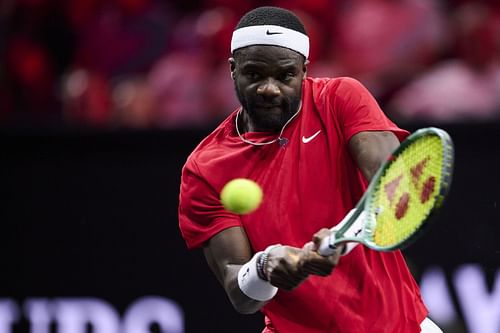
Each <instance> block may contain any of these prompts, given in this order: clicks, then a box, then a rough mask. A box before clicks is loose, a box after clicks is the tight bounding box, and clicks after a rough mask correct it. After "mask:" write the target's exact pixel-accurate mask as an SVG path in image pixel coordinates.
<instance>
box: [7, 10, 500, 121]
mask: <svg viewBox="0 0 500 333" xmlns="http://www.w3.org/2000/svg"><path fill="white" fill-rule="evenodd" d="M260 5H276V6H281V7H285V8H288V9H291V10H293V11H295V12H296V13H297V14H298V15H299V16H300V17H301V18H302V19H303V21H304V22H305V25H306V29H307V30H308V33H309V36H310V39H311V56H310V61H311V63H310V65H309V69H308V74H309V75H310V76H353V77H355V78H357V79H359V80H360V81H362V82H363V83H364V84H365V85H366V86H367V87H368V88H369V89H370V91H371V92H372V93H373V94H374V95H375V96H376V98H377V99H378V101H379V102H380V103H381V105H382V106H383V108H384V110H385V111H386V112H387V113H388V115H389V116H390V117H391V118H393V119H394V120H396V121H398V122H400V123H401V122H402V123H405V122H410V123H411V122H422V121H424V122H433V123H451V122H471V121H477V122H485V121H497V122H498V121H499V120H500V3H499V2H498V1H452V0H448V1H444V0H440V1H438V0H275V1H258V0H239V1H234V0H203V1H202V0H199V1H195V0H163V1H160V0H78V1H77V0H72V1H67V0H1V1H0V127H2V128H17V127H36V128H39V127H49V128H52V127H56V128H61V127H62V128H66V127H70V128H71V127H84V128H86V127H90V128H104V129H115V128H132V129H144V128H147V129H149V128H166V129H172V128H198V127H209V126H213V125H215V124H216V123H217V122H219V121H220V120H221V119H223V118H224V117H226V116H227V115H228V114H229V113H230V112H232V111H233V110H234V109H235V108H236V107H237V106H238V102H237V100H236V97H235V94H234V89H233V83H232V80H231V79H230V76H229V65H228V63H227V59H228V57H229V53H230V52H229V45H230V39H231V34H232V31H233V29H234V27H235V25H236V24H237V21H238V19H239V18H240V17H241V15H243V14H244V13H245V12H246V11H247V10H249V9H251V8H253V7H256V6H260Z"/></svg>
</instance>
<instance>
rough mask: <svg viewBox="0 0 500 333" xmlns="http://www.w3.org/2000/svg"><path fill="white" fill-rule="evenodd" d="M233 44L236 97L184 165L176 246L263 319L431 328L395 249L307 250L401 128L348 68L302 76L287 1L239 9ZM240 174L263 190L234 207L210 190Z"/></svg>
mask: <svg viewBox="0 0 500 333" xmlns="http://www.w3.org/2000/svg"><path fill="white" fill-rule="evenodd" d="M231 52H232V58H230V60H229V61H230V65H231V75H232V77H233V80H234V84H235V89H236V93H237V96H238V98H239V100H240V103H241V107H240V108H238V109H237V110H235V111H234V112H233V113H232V114H231V115H230V116H229V117H228V118H227V119H226V120H225V121H223V122H222V124H221V125H220V126H219V127H217V128H216V129H215V131H214V132H212V133H211V134H210V135H209V136H208V137H207V138H205V139H204V140H203V141H202V142H201V143H200V144H199V145H198V147H197V148H196V149H195V150H194V151H193V153H192V154H191V155H190V156H189V158H188V160H187V162H186V164H185V166H184V168H183V171H182V180H181V189H180V204H179V224H180V228H181V232H182V235H183V237H184V239H185V240H186V243H187V245H188V247H189V248H191V249H193V248H198V247H203V250H204V253H205V256H206V259H207V262H208V264H209V266H210V268H211V269H212V271H213V272H214V274H215V275H216V277H217V279H218V280H219V282H220V283H221V284H222V286H223V287H224V289H225V291H226V293H227V295H228V297H229V299H230V301H231V302H232V304H233V306H234V307H235V309H236V310H237V311H239V312H240V313H254V312H256V311H258V310H260V311H262V312H263V313H264V314H265V318H266V328H265V329H264V332H281V333H294V332H297V333H320V332H321V333H324V332H332V333H333V332H342V333H360V332H371V333H377V332H380V333H393V332H394V333H396V332H397V333H400V332H405V333H411V332H415V333H418V332H426V333H431V332H440V330H439V328H437V327H436V326H435V325H434V324H433V323H432V322H431V321H430V320H429V319H427V318H426V316H427V309H426V308H425V305H424V304H423V302H422V300H421V297H420V293H419V290H418V286H417V284H416V283H415V281H414V280H413V277H412V276H411V274H410V272H409V270H408V268H407V266H406V263H405V261H404V259H403V257H402V255H401V253H400V252H399V251H394V252H389V253H382V252H376V251H373V250H370V249H368V248H365V247H363V246H358V247H355V248H353V247H352V246H346V247H344V246H341V247H338V249H337V250H336V252H335V253H334V254H333V255H331V256H329V257H323V256H320V255H319V254H318V253H317V247H318V245H319V244H320V242H321V240H322V238H323V237H325V236H326V235H327V234H328V231H327V229H326V228H329V227H332V226H333V225H335V224H337V223H339V222H340V221H341V220H342V219H343V218H344V216H345V215H346V214H347V213H348V212H349V211H350V210H351V209H352V208H353V207H354V206H355V204H356V202H357V201H358V200H359V198H360V197H361V195H362V194H363V192H364V190H365V189H366V184H367V181H369V180H370V179H371V177H372V176H373V175H374V173H375V172H376V171H377V169H378V167H379V166H380V165H381V164H382V163H383V162H384V161H385V160H386V158H387V156H389V154H390V153H391V152H392V151H393V150H394V149H395V148H396V147H397V146H398V145H399V141H400V140H402V139H403V138H405V137H406V135H407V134H408V133H407V132H406V131H404V130H402V129H400V128H398V127H397V126H396V125H395V124H393V123H392V122H391V121H390V120H389V119H388V118H387V117H386V116H385V115H384V113H383V112H382V111H381V109H380V108H379V106H378V104H377V102H376V101H375V99H374V98H373V97H372V96H371V94H370V93H369V92H368V91H367V90H366V89H365V88H364V87H363V86H362V85H361V84H360V83H359V82H358V81H356V80H354V79H351V78H335V79H329V78H325V79H317V78H310V77H306V65H307V57H308V52H309V39H308V37H307V34H306V32H305V29H304V27H303V25H302V23H301V22H300V20H299V19H298V18H297V17H296V16H295V15H294V14H293V13H291V12H289V11H286V10H284V9H281V8H275V7H260V8H257V9H254V10H253V11H250V12H249V13H247V14H246V15H245V16H244V17H243V18H242V19H241V20H240V22H239V24H238V26H237V27H236V30H235V31H234V33H233V38H232V42H231ZM238 177H244V178H250V179H253V180H254V181H256V182H257V183H258V184H259V185H260V186H261V187H262V189H263V192H264V201H263V203H262V205H261V206H260V207H259V208H258V209H257V210H256V211H255V212H253V213H251V214H248V215H243V216H240V215H236V214H234V213H231V212H228V211H226V210H224V208H223V207H222V205H221V203H220V201H219V193H220V191H221V189H222V187H223V186H224V185H225V184H226V183H227V182H228V181H230V180H231V179H233V178H238ZM304 244H305V245H304ZM347 248H349V249H348V250H349V251H346V249H347ZM341 254H342V255H343V256H342V257H341V258H340V255H341ZM339 258H340V259H339ZM334 268H335V269H334Z"/></svg>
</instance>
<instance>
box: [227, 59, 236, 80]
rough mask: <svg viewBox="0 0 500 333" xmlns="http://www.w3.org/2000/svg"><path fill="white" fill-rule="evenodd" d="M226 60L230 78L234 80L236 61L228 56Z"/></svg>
mask: <svg viewBox="0 0 500 333" xmlns="http://www.w3.org/2000/svg"><path fill="white" fill-rule="evenodd" d="M228 62H229V70H230V71H231V78H232V79H233V80H234V70H235V68H236V62H235V61H234V58H233V57H231V58H229V59H228Z"/></svg>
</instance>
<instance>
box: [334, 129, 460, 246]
mask: <svg viewBox="0 0 500 333" xmlns="http://www.w3.org/2000/svg"><path fill="white" fill-rule="evenodd" d="M428 135H435V136H438V137H439V138H440V140H441V142H442V146H443V162H442V166H441V167H442V170H441V184H440V186H439V192H438V193H437V194H436V198H435V199H434V205H433V206H432V207H431V209H430V212H429V215H428V216H427V217H426V218H425V220H424V221H423V222H422V224H421V226H420V227H419V228H418V229H417V230H416V231H415V232H414V233H413V234H411V235H410V236H409V237H408V238H406V239H405V240H404V241H402V242H400V243H397V244H394V245H392V246H379V245H377V244H375V243H374V242H373V241H372V239H373V236H374V232H375V227H376V224H377V221H376V217H375V216H374V214H370V212H368V211H366V214H365V221H364V227H363V230H362V231H361V233H360V234H359V236H356V237H343V235H344V234H345V233H346V232H347V231H348V230H349V229H350V228H351V227H352V225H353V224H354V222H356V219H358V218H359V216H360V215H361V213H362V212H363V211H365V207H367V205H368V204H369V200H371V199H373V197H372V193H373V192H374V191H375V188H376V187H377V186H378V184H379V181H380V178H381V177H382V176H383V175H384V174H385V171H386V170H387V168H389V166H391V164H392V163H393V162H394V161H395V160H396V157H397V156H398V155H399V154H401V153H402V152H403V151H404V150H405V149H406V148H407V147H408V146H410V145H411V144H413V143H414V142H415V141H416V140H419V139H420V138H422V137H423V136H428ZM453 163H454V148H453V142H452V140H451V137H450V136H449V135H448V133H447V132H446V131H444V130H442V129H439V128H436V127H427V128H421V129H419V130H417V131H415V132H414V133H412V134H410V135H409V136H408V137H407V138H406V140H404V141H403V142H401V144H400V145H399V146H398V147H397V148H396V149H395V150H394V152H393V153H392V154H391V155H390V156H389V158H388V159H387V161H386V162H385V163H384V164H383V165H382V166H381V167H380V168H379V169H378V170H377V172H376V174H375V175H374V176H373V178H372V180H371V181H370V184H369V185H368V188H367V189H366V191H365V193H364V194H363V196H362V197H361V199H360V200H359V201H358V203H357V205H356V207H355V211H354V212H353V214H352V215H351V217H350V218H349V220H348V221H347V222H346V223H345V224H344V225H343V226H342V227H340V228H339V229H338V230H336V232H335V235H334V237H333V238H334V240H333V244H332V245H337V244H341V243H346V242H358V243H362V244H364V245H365V246H367V247H369V248H371V249H374V250H377V251H393V250H396V249H403V248H405V247H407V246H408V245H410V244H411V243H413V242H414V241H415V240H416V239H417V238H419V237H420V236H421V235H422V233H424V231H425V230H426V229H427V227H428V225H429V222H430V221H431V220H432V219H433V218H434V217H435V215H436V212H437V211H438V208H440V207H441V206H442V205H443V202H444V199H445V198H446V196H447V194H448V192H449V189H450V185H451V181H452V177H453ZM330 243H332V242H331V241H330ZM330 247H331V245H330Z"/></svg>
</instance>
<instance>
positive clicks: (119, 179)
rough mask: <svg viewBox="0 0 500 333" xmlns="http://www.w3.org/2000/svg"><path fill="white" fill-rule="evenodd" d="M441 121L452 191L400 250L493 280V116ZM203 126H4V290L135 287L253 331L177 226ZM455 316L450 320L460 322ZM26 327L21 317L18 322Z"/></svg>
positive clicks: (190, 319) (19, 297)
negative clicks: (449, 152)
mask: <svg viewBox="0 0 500 333" xmlns="http://www.w3.org/2000/svg"><path fill="white" fill-rule="evenodd" d="M416 127H417V126H415V128H416ZM444 128H445V129H446V130H448V131H449V133H450V135H451V136H452V138H453V140H454V142H455V145H456V168H455V175H454V180H453V184H452V188H451V192H450V195H449V197H448V200H447V202H446V205H445V206H444V209H443V210H442V211H441V213H440V214H439V216H438V217H437V219H436V220H435V221H434V222H435V223H434V224H433V225H432V228H430V230H429V232H428V233H427V234H425V235H424V236H423V237H422V238H421V239H419V240H418V242H416V243H415V244H414V245H412V246H411V247H409V248H408V249H407V250H406V251H405V253H406V255H407V258H408V260H409V262H410V265H411V266H412V268H413V270H414V272H415V276H416V278H417V279H418V278H419V276H420V274H421V273H422V272H423V271H424V270H425V269H426V268H427V267H430V266H434V265H437V266H439V267H442V268H443V269H444V270H445V272H446V274H447V276H448V277H451V275H452V273H453V272H454V271H455V270H456V269H457V267H459V266H460V265H463V264H467V263H478V264H480V265H481V267H483V269H484V272H485V273H486V276H487V277H488V281H489V283H490V287H492V286H491V284H492V283H493V278H494V274H495V272H496V271H497V270H498V267H499V262H500V242H499V240H500V237H499V235H500V225H499V221H500V213H499V209H498V205H499V204H500V195H499V194H498V184H500V175H499V173H498V170H500V154H499V149H498V147H499V144H500V138H499V136H498V133H499V132H500V126H499V125H491V124H490V125H487V124H483V125H481V124H476V125H474V126H471V125H467V126H465V125H462V126H460V125H455V126H446V127H444ZM207 133H208V130H205V131H201V130H200V131H168V132H167V131H118V132H108V131H106V132H99V131H81V132H75V131H71V132H69V131H63V130H60V131H52V132H50V133H48V132H46V131H44V132H39V133H37V132H35V131H24V132H20V131H18V130H17V131H15V132H12V131H8V130H3V131H2V132H1V133H0V160H1V164H0V184H1V187H0V191H1V193H2V198H3V199H2V205H1V208H0V217H1V218H0V221H1V229H0V233H1V238H2V239H4V241H2V242H1V244H2V245H1V246H2V251H1V252H0V253H1V256H0V263H1V265H2V267H3V269H2V273H1V275H0V276H1V279H2V281H1V283H0V295H1V296H2V297H8V298H12V299H14V300H15V301H17V302H18V303H19V304H22V302H23V300H25V299H27V298H30V297H35V296H36V297H47V298H53V297H90V296H91V297H97V298H101V299H103V300H106V301H107V302H109V303H110V304H112V305H113V306H114V307H115V308H116V309H117V310H118V311H119V312H121V313H122V312H123V311H124V310H125V308H126V307H127V305H129V304H130V303H131V302H132V301H133V300H135V299H137V298H138V297H141V296H143V295H160V296H163V297H166V298H169V299H172V300H174V301H175V302H177V303H178V304H179V305H180V306H181V307H182V308H183V311H184V315H185V328H186V332H236V331H237V332H260V330H261V328H262V322H261V316H260V315H254V316H243V315H239V314H237V313H236V312H235V311H234V310H233V309H232V307H231V305H230V304H229V301H228V300H227V299H226V296H225V294H224V292H223V290H222V288H221V287H220V286H219V285H218V282H217V281H216V279H215V278H214V277H213V276H212V274H211V272H210V271H209V269H208V266H207V265H206V263H205V261H204V258H203V256H202V253H201V251H194V252H189V251H187V249H186V247H185V245H184V242H183V240H182V238H181V236H180V232H179V229H178V222H177V204H178V193H179V180H180V179H179V178H180V172H181V167H182V165H183V163H184V161H185V159H186V158H187V156H188V154H189V153H190V151H191V150H192V149H193V148H194V147H195V145H196V144H197V143H198V141H199V140H200V139H201V138H202V137H203V136H204V135H206V134H207ZM454 297H455V296H454ZM455 306H456V308H457V311H458V313H459V314H460V306H459V305H457V304H455ZM462 320H463V318H461V317H460V318H458V321H457V322H456V323H455V324H454V325H455V326H454V327H455V328H454V330H451V331H448V332H452V333H453V332H466V331H465V330H464V329H463V323H462V322H461V321H462ZM28 327H29V326H28V323H27V322H26V319H25V318H21V320H20V321H19V322H18V323H17V324H16V325H15V330H14V331H15V332H28ZM499 330H500V328H499Z"/></svg>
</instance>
